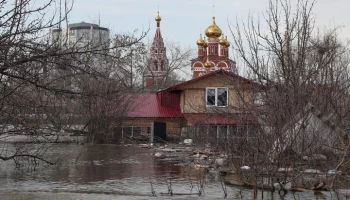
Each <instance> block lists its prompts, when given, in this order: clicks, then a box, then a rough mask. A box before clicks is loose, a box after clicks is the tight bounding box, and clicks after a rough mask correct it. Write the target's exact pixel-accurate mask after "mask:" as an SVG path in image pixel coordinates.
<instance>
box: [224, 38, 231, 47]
mask: <svg viewBox="0 0 350 200" xmlns="http://www.w3.org/2000/svg"><path fill="white" fill-rule="evenodd" d="M225 40H226V47H229V46H230V42H229V41H228V40H227V36H226V39H225Z"/></svg>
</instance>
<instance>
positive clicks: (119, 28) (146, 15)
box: [70, 0, 350, 47]
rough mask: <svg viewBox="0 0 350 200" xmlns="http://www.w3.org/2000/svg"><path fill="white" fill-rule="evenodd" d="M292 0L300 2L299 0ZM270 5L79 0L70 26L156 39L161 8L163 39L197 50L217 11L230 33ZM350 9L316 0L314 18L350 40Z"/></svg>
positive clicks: (348, 4) (341, 2) (349, 0)
mask: <svg viewBox="0 0 350 200" xmlns="http://www.w3.org/2000/svg"><path fill="white" fill-rule="evenodd" d="M290 1H291V2H292V3H294V2H296V0H290ZM268 2H269V1H268V0H215V1H213V0H75V4H74V8H73V11H72V13H71V14H70V23H75V22H81V21H85V22H95V23H97V22H98V19H100V23H101V25H102V26H104V27H108V28H110V30H111V31H112V32H114V33H118V32H133V30H135V29H138V30H139V31H141V30H147V29H148V28H150V32H149V36H148V37H150V38H153V36H154V32H155V21H154V18H155V16H156V14H157V10H158V6H159V11H160V15H161V17H162V21H161V31H162V35H163V38H165V39H166V40H169V41H174V42H179V43H181V44H182V45H190V46H191V47H196V43H195V42H196V40H197V39H198V36H199V33H204V31H205V29H206V28H207V27H208V26H209V25H210V23H211V17H212V15H213V12H214V14H215V16H216V22H217V25H218V26H219V27H220V28H221V29H222V30H223V32H224V33H226V31H227V30H228V24H229V23H230V24H232V25H234V24H235V23H236V20H238V21H241V22H242V21H244V22H246V21H247V17H248V15H249V13H252V14H253V15H254V16H258V15H260V16H261V15H262V14H263V13H264V12H265V11H266V10H267V7H268ZM213 4H215V7H214V9H213ZM349 9H350V0H318V1H316V4H315V6H314V16H315V18H316V25H317V27H318V28H320V30H324V29H325V28H326V27H336V26H342V27H343V28H342V29H341V31H340V32H339V35H340V36H341V37H342V38H347V37H348V36H350V11H349ZM229 39H230V36H229ZM231 41H232V39H231ZM146 42H147V41H146Z"/></svg>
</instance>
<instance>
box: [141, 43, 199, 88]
mask: <svg viewBox="0 0 350 200" xmlns="http://www.w3.org/2000/svg"><path fill="white" fill-rule="evenodd" d="M165 47H166V49H167V51H166V56H167V58H168V60H169V62H168V67H167V69H166V72H165V76H164V79H165V80H163V81H162V82H163V84H162V85H158V86H155V87H154V88H153V90H154V91H157V90H159V89H164V88H167V87H170V86H171V85H174V84H177V83H179V82H181V81H184V79H185V78H186V76H188V74H187V72H186V68H188V67H189V66H190V59H191V58H193V55H194V50H193V49H192V48H190V47H184V46H181V45H180V44H179V43H176V42H171V41H168V42H165ZM148 57H149V52H145V54H143V59H142V60H143V62H142V64H140V65H139V68H138V69H137V72H138V75H137V76H138V77H139V80H142V83H139V84H141V86H142V87H144V85H143V84H144V82H145V81H144V80H143V78H144V77H145V73H146V72H147V67H149V63H148ZM140 76H141V77H140Z"/></svg>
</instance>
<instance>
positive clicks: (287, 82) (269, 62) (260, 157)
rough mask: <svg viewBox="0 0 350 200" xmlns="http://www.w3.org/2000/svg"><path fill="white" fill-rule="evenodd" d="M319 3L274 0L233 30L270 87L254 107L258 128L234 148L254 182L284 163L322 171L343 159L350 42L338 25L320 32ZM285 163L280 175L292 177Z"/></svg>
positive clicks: (255, 72) (247, 60)
mask: <svg viewBox="0 0 350 200" xmlns="http://www.w3.org/2000/svg"><path fill="white" fill-rule="evenodd" d="M313 6H314V2H313V1H297V3H296V4H295V6H292V5H291V3H290V2H288V1H280V0H275V1H272V0H271V1H270V2H269V7H268V10H267V12H266V14H265V15H263V17H262V18H261V19H262V22H260V21H258V22H257V21H256V19H255V18H254V17H253V16H249V20H248V23H246V24H243V25H240V24H236V27H237V28H236V30H231V31H232V34H233V36H234V42H235V45H234V46H235V48H236V50H237V52H238V56H239V58H240V59H242V61H243V63H244V65H245V66H247V68H248V69H249V72H250V76H251V77H253V78H254V79H255V80H256V82H258V83H259V84H261V85H262V86H264V88H265V89H264V90H260V91H256V93H255V97H256V104H255V106H254V107H253V108H252V109H251V113H253V115H254V119H255V121H256V125H257V130H256V134H254V136H253V137H251V138H247V140H245V142H246V143H245V144H244V145H238V146H237V145H236V146H234V145H231V148H230V149H231V150H230V151H231V153H232V155H233V156H235V158H237V156H240V157H241V158H242V159H241V160H239V161H237V160H232V163H233V165H235V166H236V168H237V169H239V166H242V165H243V164H245V165H250V166H251V167H252V168H251V170H250V173H249V178H250V181H251V183H252V184H253V185H254V186H255V188H257V186H258V185H262V181H261V180H262V179H261V177H263V176H266V177H269V178H270V180H272V181H273V180H276V178H277V177H278V176H279V175H280V174H279V173H278V169H279V168H284V169H294V172H302V171H303V170H304V169H305V168H315V169H319V170H322V171H324V170H325V169H333V168H338V167H337V164H335V163H345V162H344V160H341V159H342V158H344V157H343V155H344V154H345V153H347V152H348V144H349V141H348V138H349V137H348V135H347V130H348V125H349V124H348V120H347V119H348V109H349V108H348V102H349V100H348V91H349V83H350V79H349V75H348V73H349V59H348V47H347V46H344V45H343V44H342V43H340V42H339V40H338V39H337V35H336V33H337V29H335V30H331V31H327V32H325V33H319V32H317V30H316V28H315V25H314V21H315V19H314V17H313V13H312V9H313ZM259 20H260V18H259ZM257 98H259V99H257ZM237 147H241V148H237ZM321 155H322V156H321ZM315 160H317V164H316V165H315ZM341 166H342V165H341ZM285 171H286V172H287V173H286V174H285V175H284V176H283V177H282V178H280V180H281V181H282V180H284V181H287V182H288V181H292V178H291V177H290V176H291V173H294V172H288V170H285ZM288 173H289V174H288ZM245 175H246V174H245ZM265 184H269V185H272V182H268V183H265ZM299 184H300V183H299ZM300 186H303V185H300Z"/></svg>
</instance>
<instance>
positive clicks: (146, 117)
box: [123, 12, 260, 142]
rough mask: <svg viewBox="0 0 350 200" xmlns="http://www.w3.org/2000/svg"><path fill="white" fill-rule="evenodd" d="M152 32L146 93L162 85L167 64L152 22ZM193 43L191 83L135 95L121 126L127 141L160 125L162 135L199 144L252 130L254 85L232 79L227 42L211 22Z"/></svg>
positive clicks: (234, 72)
mask: <svg viewBox="0 0 350 200" xmlns="http://www.w3.org/2000/svg"><path fill="white" fill-rule="evenodd" d="M155 21H156V32H155V35H154V39H153V43H152V46H151V48H150V55H149V59H148V68H147V72H146V73H145V85H146V88H152V87H156V86H160V85H162V84H164V83H165V81H166V76H167V70H168V59H167V56H166V48H165V46H164V41H163V38H162V34H161V31H160V22H161V17H160V15H159V12H158V15H157V16H156V18H155ZM205 36H206V37H203V36H202V34H200V36H199V39H198V40H197V46H198V53H197V58H194V59H192V60H191V66H190V67H191V71H192V79H190V80H188V81H185V82H182V83H179V84H176V85H172V86H170V87H168V88H165V89H161V90H158V91H156V92H143V93H140V94H136V96H135V98H133V99H134V101H133V102H132V106H131V107H130V111H129V112H128V114H127V117H126V119H125V120H124V121H123V131H124V132H125V133H126V132H128V133H127V135H130V136H136V135H139V134H144V135H145V134H149V133H150V131H151V127H152V124H154V123H162V124H163V125H164V126H163V127H164V130H165V132H166V133H165V134H166V135H168V136H169V135H176V136H183V137H188V138H198V139H200V140H202V141H203V142H208V141H215V140H213V139H218V138H223V139H225V138H229V137H233V136H237V134H242V133H247V132H249V131H248V130H250V129H252V127H254V117H253V115H252V114H251V112H250V110H251V107H252V105H253V103H254V95H255V93H256V92H257V91H258V90H259V88H260V87H259V85H258V84H257V83H255V82H253V81H251V80H248V79H246V78H244V77H241V76H239V75H238V74H237V68H236V63H235V62H234V61H233V60H231V59H230V57H229V47H230V42H229V41H228V40H227V36H226V37H224V35H223V33H222V31H221V29H220V28H219V26H217V24H216V21H215V17H214V16H213V17H212V20H211V24H210V25H209V26H208V28H207V29H206V30H205Z"/></svg>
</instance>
